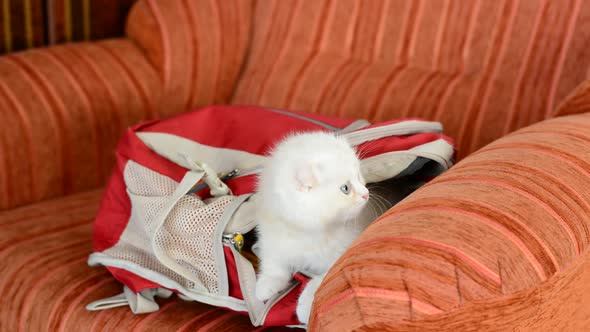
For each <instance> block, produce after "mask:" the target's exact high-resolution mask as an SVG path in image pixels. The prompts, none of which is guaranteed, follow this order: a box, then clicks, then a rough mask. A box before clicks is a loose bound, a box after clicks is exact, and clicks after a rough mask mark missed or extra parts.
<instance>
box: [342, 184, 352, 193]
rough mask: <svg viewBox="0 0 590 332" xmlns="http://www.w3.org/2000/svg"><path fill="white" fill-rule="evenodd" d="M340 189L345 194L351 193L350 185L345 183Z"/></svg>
mask: <svg viewBox="0 0 590 332" xmlns="http://www.w3.org/2000/svg"><path fill="white" fill-rule="evenodd" d="M340 191H341V192H342V193H343V194H344V195H348V194H350V186H349V185H348V184H347V183H345V184H343V185H341V186H340Z"/></svg>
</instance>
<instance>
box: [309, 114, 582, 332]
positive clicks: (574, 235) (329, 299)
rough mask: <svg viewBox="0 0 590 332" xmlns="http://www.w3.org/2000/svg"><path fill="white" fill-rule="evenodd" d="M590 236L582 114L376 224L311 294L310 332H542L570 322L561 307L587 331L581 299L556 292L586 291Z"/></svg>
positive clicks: (499, 149)
mask: <svg viewBox="0 0 590 332" xmlns="http://www.w3.org/2000/svg"><path fill="white" fill-rule="evenodd" d="M589 228H590V115H575V116H569V117H561V118H556V119H552V120H548V121H545V122H542V123H539V124H536V125H533V126H530V127H527V128H524V129H522V130H519V131H517V132H515V133H513V134H511V135H509V136H507V137H504V138H502V139H500V140H498V141H496V142H494V143H492V144H490V145H488V146H487V147H485V148H483V149H482V150H480V151H478V152H477V153H475V154H473V155H471V156H469V157H467V158H466V159H464V160H463V161H461V162H460V163H459V164H457V165H456V166H455V167H453V168H452V169H451V170H449V171H448V172H447V173H445V174H443V175H442V176H440V177H438V178H436V179H435V180H433V181H432V182H431V183H429V184H427V185H426V186H424V187H423V188H421V189H419V190H418V191H416V192H415V193H413V194H412V195H410V196H409V197H408V198H407V199H405V200H404V201H402V202H401V203H399V204H398V205H397V206H395V207H394V208H393V209H391V210H390V211H389V212H388V213H387V214H386V215H385V216H383V217H382V218H380V220H378V221H376V222H375V223H374V224H372V225H371V226H370V227H369V229H368V230H367V231H366V232H365V233H363V234H362V235H361V236H360V238H359V239H357V241H355V242H354V243H353V245H352V246H351V248H349V250H348V251H347V252H346V253H345V255H344V256H343V257H342V258H341V259H340V260H339V261H338V262H337V264H336V265H335V266H334V267H333V268H332V269H331V271H330V272H329V274H328V276H327V277H326V279H325V280H324V282H323V284H322V286H321V287H320V289H319V290H318V292H317V293H316V300H315V303H314V308H313V310H312V317H311V321H310V327H311V329H312V330H320V331H350V330H371V329H374V330H380V331H385V330H391V331H406V330H414V329H415V330H418V331H431V330H432V331H434V330H437V331H455V330H457V329H458V328H461V329H465V330H468V329H469V328H472V329H473V330H474V331H475V330H478V331H481V330H495V331H498V330H511V329H513V328H517V327H522V326H523V325H519V324H529V323H531V322H532V323H531V324H533V325H535V324H536V327H537V328H540V329H539V330H547V327H550V326H556V325H551V324H555V323H556V322H558V321H559V320H563V321H564V322H567V321H568V317H569V315H570V314H571V313H568V312H567V311H566V310H562V309H559V308H560V307H564V308H570V309H572V308H574V309H575V310H577V311H578V315H577V317H585V318H584V320H583V321H581V322H577V323H576V324H578V323H579V324H578V325H577V326H579V327H580V328H581V327H582V326H589V324H590V307H589V306H587V305H585V306H584V305H582V303H581V302H579V301H581V299H582V300H583V299H584V296H586V297H585V299H586V300H588V296H589V295H588V294H585V295H584V294H581V295H580V294H575V295H576V296H577V298H576V300H575V301H578V302H577V303H579V306H582V307H579V306H578V307H575V306H572V305H569V304H567V305H565V304H564V303H558V302H557V301H563V300H564V299H563V297H562V296H553V295H555V294H554V293H555V290H554V289H552V287H554V286H552V285H558V282H562V281H563V280H564V279H567V280H569V279H568V278H569V276H568V274H570V273H574V272H575V273H577V277H576V276H572V279H571V280H570V281H572V282H574V283H577V285H576V284H574V285H573V286H572V287H573V288H572V289H578V290H581V289H582V287H585V288H586V289H590V286H588V287H587V286H584V284H586V283H587V282H588V279H590V267H589V266H588V264H590V259H589V258H588V257H586V258H582V257H583V255H586V256H588V252H587V250H586V249H587V247H588V242H589V240H590V232H589ZM584 252H586V253H585V254H584ZM580 265H584V266H582V267H580ZM576 266H578V267H577V268H576V269H572V267H576ZM574 270H575V271H574ZM572 271H574V272H572ZM576 271H577V272H576ZM580 271H582V272H583V273H582V272H580ZM580 273H582V274H583V275H585V277H584V278H579V275H580ZM584 273H585V274H584ZM560 280H561V281H560ZM555 287H558V286H555ZM559 287H561V286H559ZM570 290H571V289H570ZM552 292H553V293H552ZM574 293H575V292H574ZM543 294H545V295H546V297H545V298H544V297H543V296H545V295H543ZM548 294H549V295H548ZM551 294H553V295H551ZM531 296H536V298H535V299H536V300H534V301H533V300H531V299H530V298H529V297H531ZM572 296H573V295H572ZM540 298H543V301H538V299H540ZM548 310H554V311H552V312H551V311H548ZM580 310H581V311H584V312H583V313H582V314H580ZM542 315H545V316H544V317H545V318H544V319H546V321H545V323H546V324H547V325H543V324H544V323H543V321H542V319H541V320H539V319H540V318H541V316H542ZM526 322H528V323H526ZM570 323H571V322H570ZM539 324H540V325H539ZM580 324H582V325H580ZM584 324H585V325H584ZM529 326H532V325H529ZM385 327H387V328H386V329H385ZM543 327H545V329H543ZM566 330H568V329H566ZM569 330H572V329H569Z"/></svg>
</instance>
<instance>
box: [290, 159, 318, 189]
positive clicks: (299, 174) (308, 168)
mask: <svg viewBox="0 0 590 332" xmlns="http://www.w3.org/2000/svg"><path fill="white" fill-rule="evenodd" d="M295 181H296V182H297V190H299V191H309V190H311V188H313V187H315V186H316V185H317V184H318V181H319V179H318V172H317V167H316V165H314V164H313V163H304V164H301V165H299V166H298V167H297V168H296V169H295Z"/></svg>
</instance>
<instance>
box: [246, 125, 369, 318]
mask: <svg viewBox="0 0 590 332" xmlns="http://www.w3.org/2000/svg"><path fill="white" fill-rule="evenodd" d="M359 164H360V163H359V160H358V158H357V156H356V153H355V151H354V149H353V148H352V147H351V146H350V145H349V144H348V143H347V142H346V140H344V139H343V138H338V137H335V136H334V135H333V134H329V133H324V132H316V133H303V134H295V135H292V136H290V137H288V138H286V139H285V140H283V141H282V142H281V143H279V145H278V146H277V147H276V148H275V149H274V151H273V153H272V155H271V158H270V160H269V162H268V164H266V165H265V169H264V171H263V173H262V174H261V175H260V179H259V184H258V192H259V205H258V210H257V217H258V222H259V225H258V236H259V240H258V245H259V248H260V249H259V250H260V251H259V258H260V271H259V276H258V280H257V283H256V296H257V297H258V298H259V299H260V300H262V301H265V300H268V299H269V298H271V297H273V296H274V295H276V294H277V293H279V292H280V291H282V290H284V289H285V288H286V287H287V286H288V284H289V282H290V281H291V279H292V275H293V274H294V273H295V272H302V273H304V274H306V275H308V276H310V277H312V280H311V281H310V283H309V284H308V285H309V286H308V287H307V288H306V289H305V290H304V292H303V293H302V296H301V297H300V301H299V303H298V308H297V314H298V316H299V318H300V320H301V321H302V322H303V323H307V319H308V317H309V311H310V310H311V304H312V302H313V295H314V293H315V289H316V288H317V287H318V286H319V284H320V283H321V280H322V279H323V276H324V274H325V273H326V272H327V271H328V269H329V268H330V267H331V266H332V265H333V264H334V263H335V261H336V260H337V259H338V258H339V257H340V256H341V255H342V254H343V253H344V251H345V250H346V248H347V247H348V246H349V245H350V243H352V241H353V240H354V239H355V238H356V237H357V236H358V235H359V234H360V232H362V230H363V229H364V228H365V227H366V226H367V222H366V221H365V222H362V223H359V222H358V220H357V217H358V216H359V213H360V212H361V211H362V210H363V207H364V206H365V203H366V202H367V199H368V194H369V192H368V190H367V188H366V187H365V181H364V179H363V178H362V176H361V173H360V169H359ZM344 184H347V185H348V187H349V188H350V193H349V194H345V193H343V192H342V190H341V187H342V185H344ZM368 221H369V222H370V220H368Z"/></svg>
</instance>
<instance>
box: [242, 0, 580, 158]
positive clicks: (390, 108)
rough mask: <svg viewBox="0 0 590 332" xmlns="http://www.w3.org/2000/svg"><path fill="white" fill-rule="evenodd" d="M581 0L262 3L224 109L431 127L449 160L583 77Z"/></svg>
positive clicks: (521, 121) (554, 100) (511, 126)
mask: <svg viewBox="0 0 590 332" xmlns="http://www.w3.org/2000/svg"><path fill="white" fill-rule="evenodd" d="M589 16H590V2H584V1H575V0H564V1H541V0H525V1H495V0H482V1H452V0H446V1H413V0H379V1H377V0H376V1H355V0H339V1H330V0H300V1H279V0H261V1H257V2H255V4H254V13H253V17H252V35H251V36H252V40H251V41H250V48H249V54H248V58H247V63H246V66H245V68H244V70H243V74H242V77H241V79H240V82H239V84H238V87H237V91H236V92H235V93H234V97H233V103H236V104H256V105H264V106H272V107H281V108H290V109H298V110H305V111H313V112H319V113H324V114H329V115H341V116H346V117H364V118H368V119H370V120H376V121H383V120H387V119H391V118H399V117H422V118H426V119H432V120H438V121H441V122H443V124H444V125H445V132H446V133H447V134H449V135H450V136H452V137H454V138H456V139H457V143H458V147H459V155H460V156H465V155H467V154H468V153H470V152H472V151H474V150H476V149H478V148H480V147H481V146H483V145H485V144H487V143H489V142H491V141H492V140H494V139H496V138H498V137H501V136H503V135H505V134H506V133H508V132H511V131H513V130H515V129H517V128H520V127H523V126H525V125H528V124H531V123H534V122H537V121H540V120H542V119H545V118H546V117H548V116H549V115H550V114H551V112H552V110H553V109H554V108H555V107H556V105H557V104H558V103H559V102H560V101H561V100H563V99H564V97H565V96H567V95H568V93H570V92H571V91H572V90H573V89H574V88H575V87H576V86H577V85H578V84H579V83H580V82H581V81H582V80H583V79H585V78H586V76H587V71H588V68H589V63H590V56H588V55H589V54H588V53H589V52H590V48H589V47H588V46H589V43H588V36H589V33H590V28H589V27H588V25H586V24H585V22H587V19H588V17H589Z"/></svg>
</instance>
